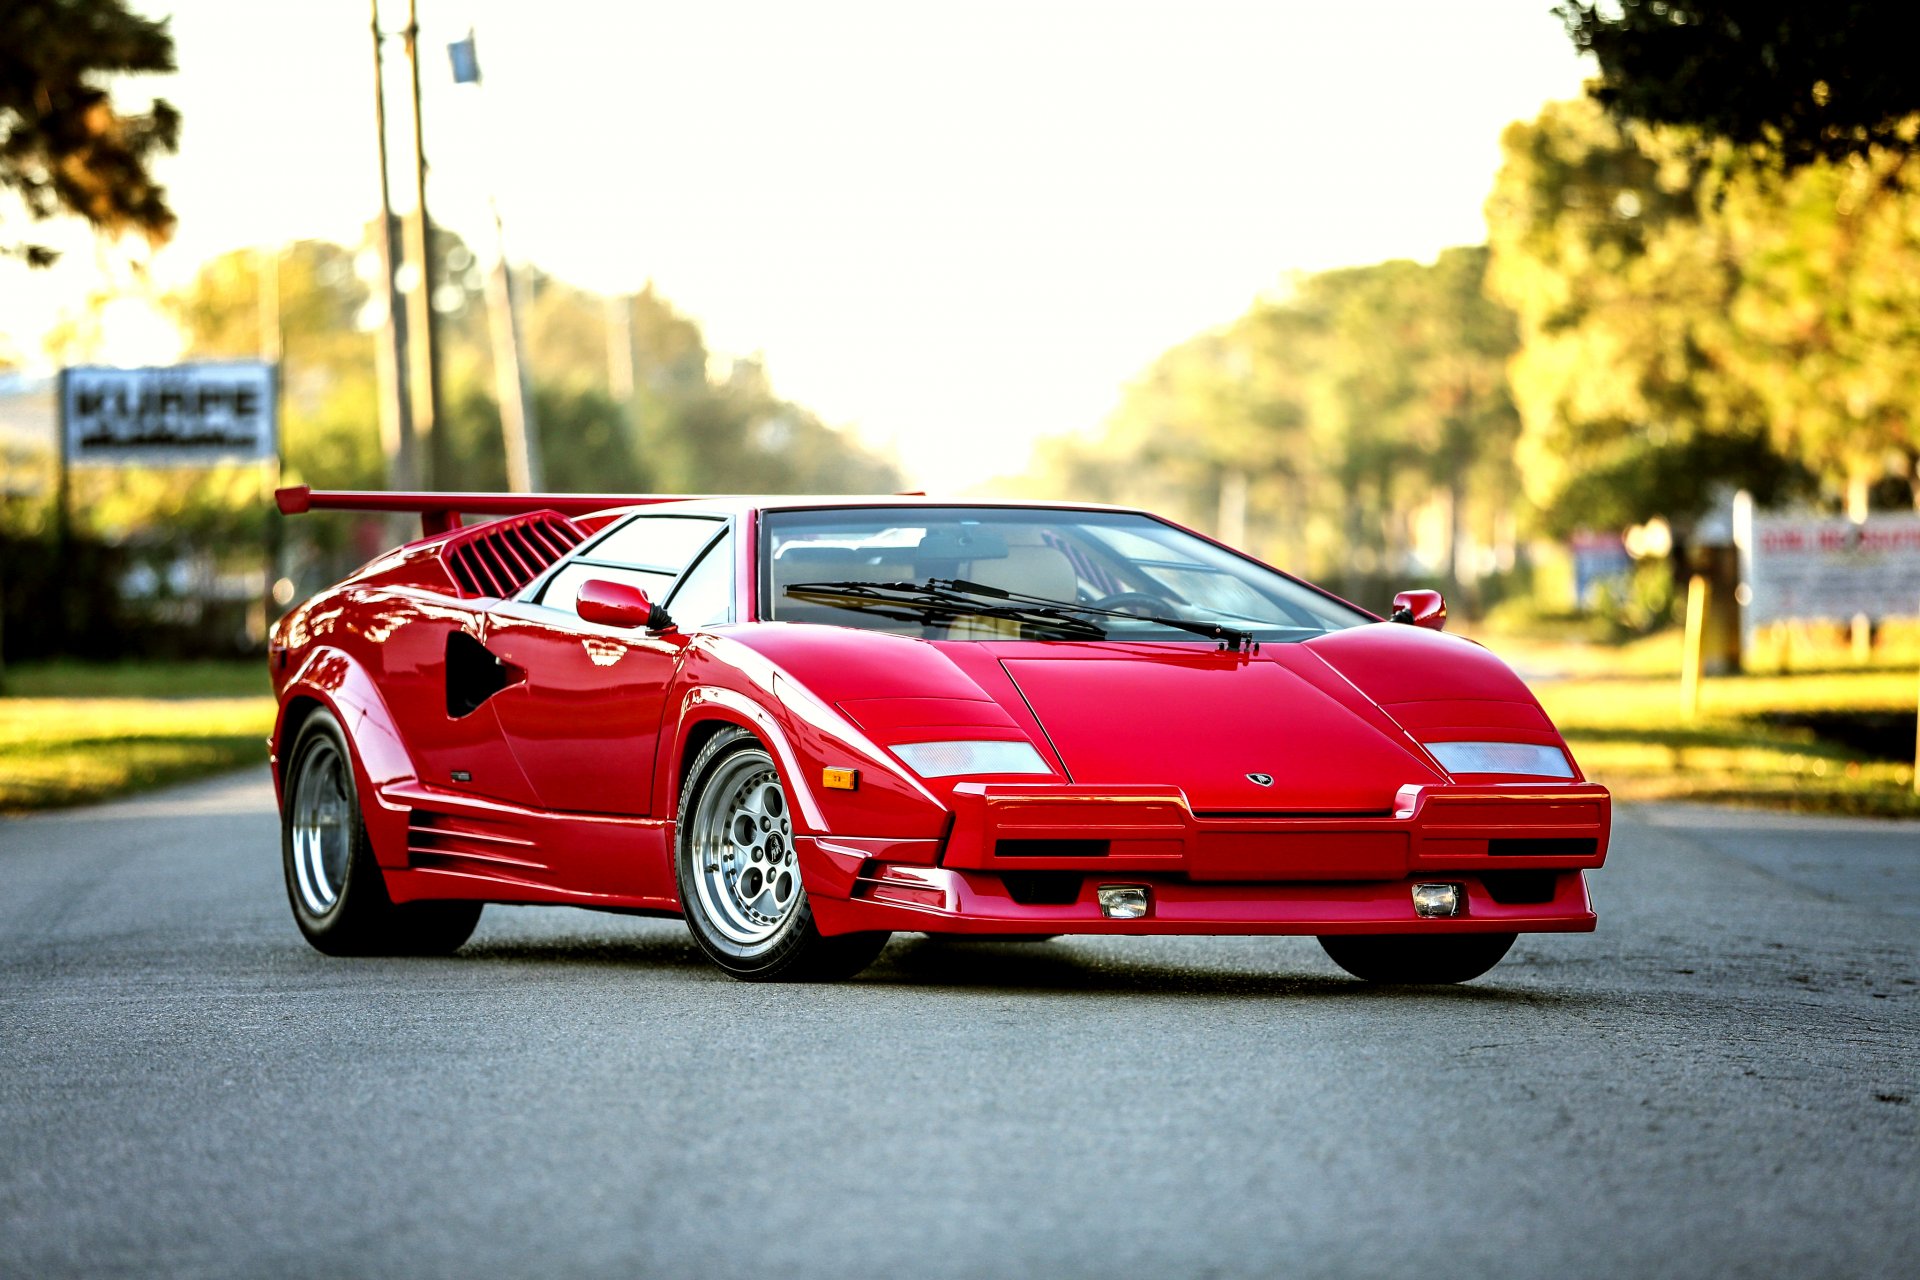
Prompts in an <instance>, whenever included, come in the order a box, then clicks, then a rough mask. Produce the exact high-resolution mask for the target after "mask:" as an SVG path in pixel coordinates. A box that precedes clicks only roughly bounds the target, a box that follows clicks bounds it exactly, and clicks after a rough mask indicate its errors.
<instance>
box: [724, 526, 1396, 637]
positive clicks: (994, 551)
mask: <svg viewBox="0 0 1920 1280" xmlns="http://www.w3.org/2000/svg"><path fill="white" fill-rule="evenodd" d="M761 530H762V533H761V537H762V545H761V557H760V565H761V570H760V610H759V615H760V617H762V618H764V619H766V620H769V621H776V622H823V623H829V624H832V625H835V626H845V627H860V628H864V629H866V630H871V631H890V632H893V633H895V634H898V635H912V636H921V637H923V638H926V639H935V640H1006V639H1071V638H1087V636H1086V633H1083V634H1081V635H1078V636H1076V635H1074V634H1073V633H1072V631H1071V629H1069V630H1066V631H1063V630H1062V628H1061V626H1060V625H1059V624H1058V622H1053V623H1049V622H1048V621H1047V620H1046V619H1044V618H1035V617H1032V616H1028V614H1030V613H1031V611H1026V612H1025V613H1023V612H1022V611H1021V610H1018V609H1011V610H1010V609H1008V608H1006V607H1004V605H1005V602H1004V601H998V602H997V603H998V604H1000V605H1001V606H1002V607H999V608H996V607H995V605H996V600H995V599H994V598H993V597H992V596H987V595H979V596H978V600H979V609H978V611H971V610H969V609H968V608H967V607H966V606H965V605H961V606H959V607H956V604H955V600H954V597H953V593H952V592H951V591H948V592H943V593H942V594H941V597H940V605H939V607H938V608H917V607H915V606H914V604H913V601H912V599H911V598H908V597H910V595H911V591H910V589H911V588H919V587H925V586H927V585H928V584H930V583H933V582H934V581H935V580H943V581H945V582H949V583H950V582H952V581H953V580H956V579H957V580H960V581H961V582H962V583H963V584H966V585H975V586H984V587H986V588H989V589H991V590H996V591H999V592H1009V593H1013V594H1014V595H1015V596H1018V597H1020V598H1022V599H1024V600H1027V601H1049V602H1054V603H1057V604H1061V605H1065V606H1069V607H1071V606H1083V607H1088V608H1092V609H1099V610H1110V611H1116V612H1118V613H1120V614H1122V615H1124V616H1120V617H1113V616H1106V615H1100V616H1092V617H1089V618H1088V620H1087V621H1088V623H1089V625H1090V626H1091V631H1092V633H1093V634H1099V633H1104V634H1105V636H1106V638H1108V639H1111V640H1183V641H1189V642H1191V641H1193V640H1194V639H1195V636H1194V634H1193V633H1192V632H1191V631H1190V630H1182V629H1180V628H1178V627H1175V626H1172V625H1169V623H1170V622H1171V621H1175V620H1178V621H1185V622H1192V623H1219V624H1224V625H1227V626H1231V627H1235V628H1238V629H1240V630H1242V631H1245V632H1248V633H1250V634H1251V636H1252V638H1253V639H1255V640H1258V641H1261V642H1284V641H1288V640H1304V639H1308V638H1310V637H1312V636H1317V635H1321V634H1324V633H1325V632H1328V631H1337V630H1340V629H1341V628H1344V627H1352V626H1358V625H1360V624H1361V623H1365V622H1371V621H1373V619H1372V618H1370V617H1369V616H1368V615H1366V614H1364V613H1362V612H1360V611H1359V610H1357V609H1354V608H1352V607H1351V606H1349V605H1345V604H1342V603H1340V602H1339V601H1337V600H1334V599H1332V598H1331V597H1328V596H1325V595H1322V594H1321V593H1319V592H1318V591H1315V590H1313V589H1312V588H1310V587H1307V586H1303V585H1302V584H1300V583H1298V582H1295V581H1293V580H1292V579H1291V578H1288V577H1286V576H1285V575H1283V574H1279V573H1275V572H1274V571H1273V570H1271V569H1268V568H1266V567H1264V566H1262V565H1259V564H1256V563H1254V562H1253V561H1251V560H1248V559H1245V558H1243V557H1241V556H1238V555H1235V554H1234V553H1232V552H1230V551H1227V550H1225V549H1224V548H1221V547H1217V546H1215V545H1213V544H1212V543H1210V542H1207V541H1205V540H1203V539H1201V538H1197V537H1195V536H1194V535H1192V534H1190V533H1187V532H1185V531H1183V530H1181V529H1177V528H1175V527H1174V526H1172V525H1170V524H1166V523H1164V522H1163V521H1160V520H1156V519H1154V518H1153V517H1151V516H1144V515H1137V514H1133V513H1130V512H1111V511H1065V510H1048V509H1036V508H1012V509H998V508H993V507H873V508H846V509H839V510H827V511H770V512H768V513H767V514H766V516H765V518H764V519H763V520H762V521H761ZM854 583H863V584H864V583H889V584H896V586H897V588H898V589H894V590H887V591H879V592H875V591H855V592H847V593H842V594H836V593H834V592H831V591H826V590H822V589H821V588H822V587H823V585H825V584H854ZM796 588H799V589H798V590H796ZM879 597H884V598H879ZM1010 615H1011V616H1010ZM1095 624H1097V625H1095Z"/></svg>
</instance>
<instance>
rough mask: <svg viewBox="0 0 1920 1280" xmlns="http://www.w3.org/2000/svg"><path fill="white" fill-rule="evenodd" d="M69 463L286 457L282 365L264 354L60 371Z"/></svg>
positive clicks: (189, 463)
mask: <svg viewBox="0 0 1920 1280" xmlns="http://www.w3.org/2000/svg"><path fill="white" fill-rule="evenodd" d="M59 403H60V433H61V436H60V438H61V445H62V452H63V454H64V456H65V459H66V462H67V464H68V465H69V466H82V467H83V466H143V467H206V466H215V465H218V464H221V463H234V462H238V463H245V462H271V461H273V460H274V459H276V458H277V457H278V456H279V407H278V397H277V396H275V394H274V367H273V365H271V364H269V363H267V362H265V361H261V360H227V361H217V362H215V361H209V362H202V363H194V364H178V365H168V366H159V367H149V368H141V369H115V368H106V367H103V366H97V365H82V366H77V367H74V368H70V369H66V370H63V371H62V372H61V375H60V397H59Z"/></svg>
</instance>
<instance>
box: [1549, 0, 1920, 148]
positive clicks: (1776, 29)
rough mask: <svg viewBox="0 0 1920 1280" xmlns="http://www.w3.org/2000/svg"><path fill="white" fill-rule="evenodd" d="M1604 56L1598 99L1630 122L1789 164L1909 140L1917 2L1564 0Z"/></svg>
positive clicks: (1916, 100) (1584, 41)
mask: <svg viewBox="0 0 1920 1280" xmlns="http://www.w3.org/2000/svg"><path fill="white" fill-rule="evenodd" d="M1554 12H1555V13H1556V14H1557V15H1558V16H1559V17H1560V19H1561V21H1563V22H1564V23H1565V24H1566V27H1567V33H1568V35H1569V36H1571V37H1572V39H1573V42H1574V44H1575V45H1576V46H1577V47H1578V48H1580V49H1581V50H1583V51H1591V52H1592V53H1593V55H1594V56H1595V58H1597V59H1598V60H1599V63H1600V72H1601V80H1600V83H1599V84H1598V85H1597V86H1596V87H1595V88H1594V89H1593V93H1594V96H1595V97H1596V98H1597V99H1598V100H1599V101H1600V102H1601V103H1602V104H1603V105H1604V106H1606V107H1608V108H1609V109H1610V110H1612V111H1614V112H1615V113H1616V114H1618V115H1620V116H1623V117H1625V118H1627V119H1632V120H1639V121H1642V122H1645V123H1648V124H1656V125H1685V126H1693V127H1696V128H1698V129H1700V130H1702V131H1703V132H1704V133H1705V134H1707V135H1710V136H1712V137H1719V138H1725V139H1727V140H1729V141H1731V142H1733V143H1735V144H1737V145H1738V146H1741V147H1743V148H1749V149H1753V150H1755V151H1758V152H1760V153H1764V154H1766V155H1767V156H1769V157H1771V158H1772V159H1774V160H1777V161H1778V162H1779V163H1780V164H1781V165H1782V166H1784V167H1785V168H1787V169H1797V168H1801V167H1804V166H1806V165H1809V164H1812V163H1814V162H1816V161H1820V160H1827V161H1840V160H1845V159H1848V158H1850V157H1854V156H1865V155H1866V154H1867V153H1868V152H1869V151H1871V150H1873V149H1874V148H1886V149H1892V150H1898V151H1902V152H1907V151H1911V150H1912V149H1913V148H1914V145H1915V136H1916V131H1915V127H1914V120H1913V117H1914V116H1915V113H1920V77H1916V76H1915V75H1914V74H1913V39H1912V37H1913V26H1912V23H1913V16H1912V7H1911V6H1910V5H1907V4H1903V3H1896V2H1895V0H1825V3H1821V4H1817V5H1815V4H1808V3H1806V0H1605V2H1604V3H1601V2H1599V0H1595V2H1592V3H1589V2H1587V0H1565V2H1564V3H1562V4H1560V5H1558V6H1557V7H1556V8H1555V10H1554Z"/></svg>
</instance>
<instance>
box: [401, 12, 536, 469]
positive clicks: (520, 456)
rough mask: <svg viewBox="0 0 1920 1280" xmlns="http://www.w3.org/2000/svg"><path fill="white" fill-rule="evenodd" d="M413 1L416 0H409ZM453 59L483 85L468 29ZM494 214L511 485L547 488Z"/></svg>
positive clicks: (494, 275)
mask: <svg viewBox="0 0 1920 1280" xmlns="http://www.w3.org/2000/svg"><path fill="white" fill-rule="evenodd" d="M409 2H410V3H411V0H409ZM447 54H448V56H449V57H450V58H451V60H452V62H453V82H454V83H455V84H470V85H474V86H476V87H477V86H478V85H479V84H480V54H479V51H478V46H477V45H476V43H475V41H474V37H473V32H472V30H468V32H467V35H466V39H464V40H456V41H454V42H453V43H452V44H451V45H449V46H447ZM487 207H488V208H489V209H490V210H491V211H492V213H493V241H494V248H495V252H496V260H495V262H494V265H493V269H492V270H491V271H489V272H487V328H488V329H489V330H490V331H491V333H492V335H493V385H494V397H495V398H496V399H497V400H498V401H499V402H500V437H501V443H502V444H503V445H504V446H505V449H506V455H507V487H508V488H509V489H511V490H513V491H514V492H515V493H533V492H535V491H537V490H540V489H544V488H545V487H546V483H547V482H546V475H545V470H546V469H545V468H544V467H542V466H541V465H540V435H539V429H538V428H537V427H536V426H535V424H534V421H533V407H532V405H531V404H530V403H529V402H528V399H527V380H526V374H525V372H524V370H523V369H522V367H521V354H520V353H521V352H522V351H524V350H525V349H526V343H525V342H524V341H522V339H521V336H520V312H519V309H518V308H517V307H515V306H514V297H513V271H512V269H511V268H510V267H508V266H507V231H506V225H505V224H504V223H503V222H501V220H500V201H499V200H498V199H497V198H495V197H492V196H489V197H488V198H487Z"/></svg>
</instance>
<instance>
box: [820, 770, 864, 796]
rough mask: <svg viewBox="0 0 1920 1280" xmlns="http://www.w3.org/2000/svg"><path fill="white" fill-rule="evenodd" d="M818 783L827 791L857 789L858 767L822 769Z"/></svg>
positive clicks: (858, 782) (858, 787) (858, 784)
mask: <svg viewBox="0 0 1920 1280" xmlns="http://www.w3.org/2000/svg"><path fill="white" fill-rule="evenodd" d="M820 785H821V786H823V787H825V788H826V789H827V790H829V791H858V790H859V789H860V771H859V770H858V769H826V770H823V771H822V772H821V774H820Z"/></svg>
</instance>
